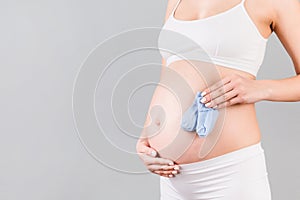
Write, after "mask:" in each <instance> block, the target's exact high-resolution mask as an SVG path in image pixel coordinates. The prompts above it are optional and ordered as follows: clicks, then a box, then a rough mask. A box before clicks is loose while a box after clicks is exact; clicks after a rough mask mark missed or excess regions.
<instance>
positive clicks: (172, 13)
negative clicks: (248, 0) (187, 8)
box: [171, 0, 244, 16]
mask: <svg viewBox="0 0 300 200" xmlns="http://www.w3.org/2000/svg"><path fill="white" fill-rule="evenodd" d="M180 1H181V0H178V1H177V3H176V5H175V7H174V8H173V10H172V12H171V15H172V16H174V12H175V10H176V9H177V7H178V5H179V3H180ZM242 1H244V0H242Z"/></svg>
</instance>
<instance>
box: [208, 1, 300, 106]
mask: <svg viewBox="0 0 300 200" xmlns="http://www.w3.org/2000/svg"><path fill="white" fill-rule="evenodd" d="M270 2H271V5H272V9H273V13H274V15H273V16H274V17H273V18H274V19H273V30H274V32H275V33H276V35H277V36H278V38H279V40H280V41H281V43H282V44H283V46H284V48H285V49H286V51H287V53H288V54H289V56H290V57H291V59H292V61H293V65H294V68H295V72H296V75H295V76H293V77H289V78H284V79H278V80H252V79H247V78H245V77H242V76H239V75H237V74H233V75H230V76H226V77H224V78H223V79H222V80H221V81H219V82H218V83H215V84H213V85H212V86H210V87H208V88H206V89H205V90H203V96H204V97H205V99H206V101H203V103H206V106H207V107H215V108H223V107H226V106H231V105H234V104H239V103H255V102H258V101H262V100H268V101H285V102H294V101H300V2H299V1H298V0H285V1H282V0H270Z"/></svg>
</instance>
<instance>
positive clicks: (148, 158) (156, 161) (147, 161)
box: [141, 154, 174, 166]
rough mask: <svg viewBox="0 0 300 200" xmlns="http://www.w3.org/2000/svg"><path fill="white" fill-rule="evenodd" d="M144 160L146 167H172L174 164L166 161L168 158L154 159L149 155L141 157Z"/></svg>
mask: <svg viewBox="0 0 300 200" xmlns="http://www.w3.org/2000/svg"><path fill="white" fill-rule="evenodd" d="M141 157H142V159H143V160H144V163H145V164H146V165H153V164H156V165H170V166H173V165H174V162H173V161H172V160H169V159H166V158H160V157H152V156H149V155H147V154H142V155H141Z"/></svg>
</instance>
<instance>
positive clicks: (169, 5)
mask: <svg viewBox="0 0 300 200" xmlns="http://www.w3.org/2000/svg"><path fill="white" fill-rule="evenodd" d="M178 1H179V0H168V3H167V8H166V14H165V21H166V20H167V19H168V18H169V16H170V15H171V13H172V11H173V9H174V8H175V6H176V4H177V3H178Z"/></svg>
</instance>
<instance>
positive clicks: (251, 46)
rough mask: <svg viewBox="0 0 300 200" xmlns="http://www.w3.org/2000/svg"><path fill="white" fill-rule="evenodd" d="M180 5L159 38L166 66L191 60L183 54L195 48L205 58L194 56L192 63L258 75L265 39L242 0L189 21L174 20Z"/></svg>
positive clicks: (164, 26) (173, 11) (263, 53)
mask: <svg viewBox="0 0 300 200" xmlns="http://www.w3.org/2000/svg"><path fill="white" fill-rule="evenodd" d="M180 1H181V0H179V1H178V2H177V4H176V6H175V8H174V9H173V10H172V13H171V15H170V16H169V18H168V19H167V21H166V23H165V24H164V25H163V27H162V30H161V33H160V35H159V38H158V47H159V50H160V53H161V55H162V57H163V58H165V60H166V62H167V64H166V65H167V66H168V65H170V64H171V63H172V62H175V61H178V60H182V59H190V57H188V56H187V57H186V56H185V53H187V52H188V51H189V50H193V51H194V50H195V49H196V48H198V49H201V52H202V53H205V54H206V55H205V56H203V55H200V54H197V56H195V54H194V56H193V57H192V58H193V59H196V60H203V61H209V62H210V63H213V64H217V65H221V66H223V67H229V68H234V69H238V70H241V71H245V72H248V73H250V74H252V75H254V76H256V75H257V72H258V70H259V68H260V66H261V64H262V62H263V59H264V55H265V49H266V43H267V41H268V39H267V38H264V37H263V36H262V35H261V34H260V32H259V30H258V29H257V27H256V25H255V24H254V22H253V21H252V19H251V18H250V16H249V15H248V12H247V10H246V8H245V5H244V4H245V0H242V1H241V2H240V3H239V4H237V5H235V6H234V7H232V8H230V9H228V10H226V11H223V12H221V13H218V14H216V15H212V16H209V17H206V18H203V19H198V20H190V21H188V20H179V19H176V18H175V17H174V13H175V11H176V8H177V7H178V5H179V3H180ZM170 32H172V33H173V34H172V33H170ZM175 34H177V36H175Z"/></svg>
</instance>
